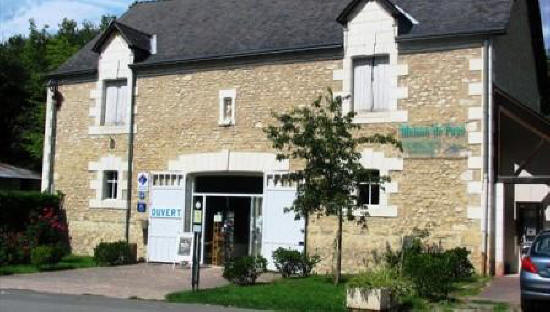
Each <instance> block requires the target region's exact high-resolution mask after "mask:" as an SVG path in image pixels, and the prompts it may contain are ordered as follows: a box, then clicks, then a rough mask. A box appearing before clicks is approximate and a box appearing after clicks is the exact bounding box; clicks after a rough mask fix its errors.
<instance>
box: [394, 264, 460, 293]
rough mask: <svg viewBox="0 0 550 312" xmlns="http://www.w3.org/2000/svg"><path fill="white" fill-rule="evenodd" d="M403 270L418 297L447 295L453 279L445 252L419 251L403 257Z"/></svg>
mask: <svg viewBox="0 0 550 312" xmlns="http://www.w3.org/2000/svg"><path fill="white" fill-rule="evenodd" d="M403 272H404V273H405V276H408V277H409V278H410V279H411V280H412V281H413V283H414V288H415V290H416V292H417V294H418V295H419V296H420V297H423V298H428V299H432V300H438V299H443V298H445V297H447V295H448V293H449V291H450V290H451V287H452V283H453V279H452V276H451V273H450V272H451V268H450V267H449V262H448V261H447V258H446V256H445V254H442V253H419V254H412V255H409V256H408V257H406V258H405V259H404V262H403Z"/></svg>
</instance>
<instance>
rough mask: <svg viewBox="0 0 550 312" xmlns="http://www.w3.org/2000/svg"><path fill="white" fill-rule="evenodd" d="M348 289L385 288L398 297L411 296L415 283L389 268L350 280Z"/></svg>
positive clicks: (366, 273)
mask: <svg viewBox="0 0 550 312" xmlns="http://www.w3.org/2000/svg"><path fill="white" fill-rule="evenodd" d="M347 286H348V288H366V289H377V288H383V289H388V290H390V291H391V293H392V295H394V296H396V297H402V296H409V295H411V294H412V293H413V283H412V281H411V280H409V279H408V278H406V277H403V276H401V275H400V274H399V271H397V270H395V269H391V268H388V267H382V268H379V269H376V270H372V271H367V272H364V273H361V274H358V275H356V276H354V277H353V278H351V279H350V281H349V282H348V285H347Z"/></svg>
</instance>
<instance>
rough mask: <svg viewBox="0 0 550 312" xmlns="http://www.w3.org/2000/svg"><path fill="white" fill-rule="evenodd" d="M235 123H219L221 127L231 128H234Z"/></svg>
mask: <svg viewBox="0 0 550 312" xmlns="http://www.w3.org/2000/svg"><path fill="white" fill-rule="evenodd" d="M234 125H235V123H234V122H233V121H220V122H218V126H220V127H231V126H234Z"/></svg>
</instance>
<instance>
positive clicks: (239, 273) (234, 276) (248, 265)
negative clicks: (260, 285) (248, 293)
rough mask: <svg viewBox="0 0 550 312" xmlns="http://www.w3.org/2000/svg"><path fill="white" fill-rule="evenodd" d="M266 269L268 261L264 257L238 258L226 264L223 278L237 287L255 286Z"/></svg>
mask: <svg viewBox="0 0 550 312" xmlns="http://www.w3.org/2000/svg"><path fill="white" fill-rule="evenodd" d="M266 267H267V260H266V259H265V258H264V257H262V256H257V257H251V256H245V257H238V258H234V259H231V260H230V261H228V262H226V263H225V266H224V270H223V277H224V278H225V279H227V280H228V281H230V282H232V283H234V284H237V285H253V284H255V283H256V279H257V278H258V276H260V274H262V273H263V272H265V271H266Z"/></svg>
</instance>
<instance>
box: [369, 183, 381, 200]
mask: <svg viewBox="0 0 550 312" xmlns="http://www.w3.org/2000/svg"><path fill="white" fill-rule="evenodd" d="M370 204H371V205H380V185H378V184H371V186H370Z"/></svg>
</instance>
